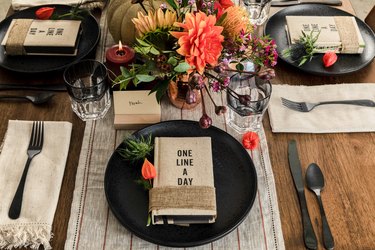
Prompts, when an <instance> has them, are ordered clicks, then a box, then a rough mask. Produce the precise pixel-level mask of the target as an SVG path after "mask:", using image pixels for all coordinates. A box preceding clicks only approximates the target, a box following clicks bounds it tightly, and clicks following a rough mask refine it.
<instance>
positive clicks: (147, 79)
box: [135, 75, 155, 82]
mask: <svg viewBox="0 0 375 250" xmlns="http://www.w3.org/2000/svg"><path fill="white" fill-rule="evenodd" d="M135 77H136V78H137V79H138V80H139V81H140V82H152V81H153V80H155V76H150V75H136V76H135Z"/></svg>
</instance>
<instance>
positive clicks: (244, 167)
mask: <svg viewBox="0 0 375 250" xmlns="http://www.w3.org/2000/svg"><path fill="white" fill-rule="evenodd" d="M148 134H151V135H152V137H153V138H154V137H155V136H168V137H199V136H210V137H211V138H212V150H213V164H214V178H215V187H216V201H217V220H216V222H215V223H213V224H200V225H191V226H189V227H181V226H174V225H155V226H149V227H146V220H147V208H148V193H147V192H146V191H144V189H143V187H141V186H140V185H138V184H136V183H135V182H134V180H136V179H138V178H139V177H140V174H141V173H140V168H141V166H137V167H136V166H129V163H128V162H126V161H124V160H123V159H122V158H121V156H119V154H118V153H117V152H116V151H115V152H114V153H113V155H112V157H111V158H110V160H109V163H108V166H107V170H106V173H105V179H104V185H105V194H106V196H107V201H108V204H109V207H110V208H111V210H112V212H113V214H114V215H115V216H116V217H117V219H118V220H119V221H120V223H121V224H122V225H123V226H124V227H126V228H127V229H129V230H130V231H131V232H133V233H134V234H135V235H137V236H138V237H140V238H142V239H144V240H147V241H150V242H153V243H155V244H159V245H164V246H170V247H191V246H197V245H202V244H205V243H209V242H212V241H214V240H217V239H219V238H220V237H222V236H224V235H226V234H228V233H229V232H231V231H232V230H233V229H235V228H236V227H237V226H238V225H239V224H240V223H241V222H242V221H243V220H244V219H245V217H246V215H247V214H248V213H249V211H250V209H251V207H252V205H253V203H254V199H255V195H256V189H257V175H256V171H255V168H254V164H253V162H252V160H251V158H250V157H249V154H248V153H247V152H246V151H245V149H244V148H243V147H242V145H241V144H240V143H239V142H238V141H237V140H236V139H234V138H233V137H232V136H231V135H229V134H227V133H226V132H224V131H222V130H220V129H218V128H216V127H211V128H209V129H205V130H204V129H201V128H200V127H199V125H198V123H197V122H194V121H181V120H179V121H166V122H161V123H157V124H155V125H152V126H149V127H146V128H144V129H141V130H139V131H138V132H136V133H135V134H134V135H135V136H140V135H142V136H145V135H148ZM119 147H120V148H121V147H124V145H123V144H121V145H120V146H119Z"/></svg>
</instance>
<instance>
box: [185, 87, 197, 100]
mask: <svg viewBox="0 0 375 250" xmlns="http://www.w3.org/2000/svg"><path fill="white" fill-rule="evenodd" d="M185 101H186V103H187V104H193V103H196V102H197V94H196V93H195V92H194V91H193V90H191V89H190V88H189V90H188V91H187V92H186V98H185Z"/></svg>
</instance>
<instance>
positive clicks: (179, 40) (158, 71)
mask: <svg viewBox="0 0 375 250" xmlns="http://www.w3.org/2000/svg"><path fill="white" fill-rule="evenodd" d="M166 1H167V2H166V3H163V4H161V5H160V7H159V8H157V9H155V10H149V11H148V12H147V13H146V12H145V11H143V12H138V13H137V17H135V18H133V19H132V22H133V23H134V25H135V28H136V37H137V39H136V44H135V45H134V50H135V52H136V54H137V62H136V63H134V64H132V65H131V66H130V67H129V68H121V75H119V76H117V78H116V79H115V80H114V83H115V84H116V85H119V87H120V90H122V89H126V88H127V86H128V84H129V83H130V82H132V83H133V84H134V85H135V86H137V85H138V84H140V83H149V82H153V83H154V87H153V88H152V90H151V92H156V98H157V99H158V101H160V100H161V98H162V96H163V95H164V94H165V93H166V91H167V88H168V85H169V84H170V82H171V81H172V82H178V81H183V82H184V84H185V85H186V86H187V89H188V90H187V93H186V98H185V101H186V103H188V104H190V103H194V102H196V100H197V92H201V95H202V98H203V94H202V91H204V90H205V92H206V93H207V94H208V96H209V97H210V100H212V101H213V98H211V96H210V95H211V94H210V91H209V88H210V89H211V90H212V91H213V92H218V91H223V90H225V91H229V92H231V93H230V94H231V95H232V96H235V97H236V98H238V99H239V100H240V102H241V101H242V102H246V101H248V100H247V97H246V96H241V95H239V94H237V93H235V92H234V91H233V90H231V89H229V88H228V85H229V82H230V75H231V74H233V72H240V73H244V74H252V75H258V76H260V77H261V78H265V79H271V78H273V77H274V76H275V73H274V70H273V67H274V66H275V65H276V62H277V57H278V55H277V52H276V45H275V42H274V41H273V40H272V39H270V38H269V37H267V36H264V37H261V36H257V35H255V32H254V31H255V28H256V27H255V26H254V25H252V24H251V23H250V19H249V16H248V14H247V12H246V10H245V9H244V8H243V7H240V6H236V5H234V4H233V2H231V1H230V0H219V1H214V0H200V1H199V2H195V0H176V1H174V0H166ZM142 2H143V0H133V3H134V4H141V5H142ZM249 61H251V62H252V63H254V65H255V66H256V70H251V71H248V70H247V69H246V68H245V67H244V63H245V62H249ZM233 65H234V66H233ZM245 69H246V70H245ZM258 69H260V70H258ZM183 78H186V80H182V79H183ZM202 100H203V99H202ZM202 104H203V105H202V106H203V114H202V117H201V119H200V121H199V122H200V125H201V127H202V128H208V127H209V126H210V125H211V123H212V120H211V118H210V117H209V116H208V115H207V114H206V112H205V107H204V100H203V103H202ZM215 111H216V113H217V114H222V113H224V112H225V111H226V107H224V106H217V105H216V104H215Z"/></svg>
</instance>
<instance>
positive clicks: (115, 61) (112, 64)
mask: <svg viewBox="0 0 375 250" xmlns="http://www.w3.org/2000/svg"><path fill="white" fill-rule="evenodd" d="M134 56H135V53H134V50H133V49H132V48H130V47H128V46H126V45H122V43H121V41H119V44H118V45H114V46H112V47H111V48H109V49H107V51H106V54H105V57H106V66H107V68H108V69H109V70H111V71H112V72H113V73H115V75H116V76H117V75H119V74H120V73H121V71H120V66H123V67H127V66H128V65H129V64H130V63H132V62H133V61H134ZM109 74H110V75H112V74H111V73H109ZM111 78H112V77H111Z"/></svg>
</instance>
